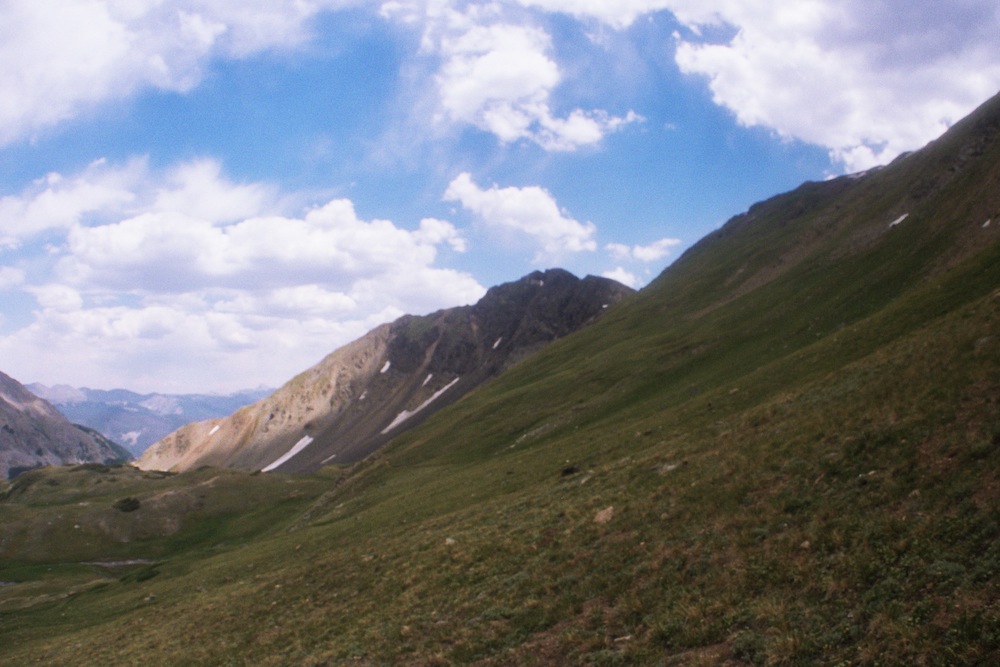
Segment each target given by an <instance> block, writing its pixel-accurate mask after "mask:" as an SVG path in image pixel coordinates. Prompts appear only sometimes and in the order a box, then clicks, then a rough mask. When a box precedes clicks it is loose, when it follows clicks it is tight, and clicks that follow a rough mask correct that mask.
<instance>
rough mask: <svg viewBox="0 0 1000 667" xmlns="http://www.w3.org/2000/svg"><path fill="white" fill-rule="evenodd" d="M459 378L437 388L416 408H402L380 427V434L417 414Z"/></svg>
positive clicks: (452, 385)
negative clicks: (390, 421)
mask: <svg viewBox="0 0 1000 667" xmlns="http://www.w3.org/2000/svg"><path fill="white" fill-rule="evenodd" d="M460 379H461V378H455V379H454V380H452V381H451V382H449V383H448V384H446V385H445V386H444V387H442V388H441V389H438V390H437V391H436V392H434V395H433V396H431V397H430V398H428V399H427V400H426V401H424V402H423V403H421V404H420V405H418V406H417V407H416V409H414V410H403V411H402V412H400V413H399V414H398V415H396V418H395V419H393V420H392V423H391V424H389V425H388V426H386V427H385V428H384V429H382V435H385V434H386V433H388V432H389V431H391V430H392V429H394V428H396V427H397V426H399V425H400V424H402V423H403V422H405V421H406V420H407V419H409V418H410V417H412V416H413V415H415V414H417V413H418V412H420V411H421V410H423V409H424V408H426V407H427V406H428V405H430V404H431V403H433V402H434V401H435V400H436V399H437V398H438V397H439V396H441V394H443V393H444V392H446V391H448V390H449V389H451V388H452V387H454V386H455V383H456V382H458V381H459V380H460Z"/></svg>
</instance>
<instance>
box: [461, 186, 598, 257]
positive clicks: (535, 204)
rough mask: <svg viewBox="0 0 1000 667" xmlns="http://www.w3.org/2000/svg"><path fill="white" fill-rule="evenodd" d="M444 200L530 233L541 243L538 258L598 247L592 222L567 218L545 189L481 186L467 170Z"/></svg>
mask: <svg viewBox="0 0 1000 667" xmlns="http://www.w3.org/2000/svg"><path fill="white" fill-rule="evenodd" d="M444 200H445V201H455V202H459V203H460V204H461V205H462V206H463V207H464V208H466V209H467V210H469V211H471V212H472V213H473V214H475V215H476V216H477V217H478V218H479V219H480V220H482V221H483V222H484V223H486V224H487V225H489V226H491V227H494V228H498V229H505V230H509V231H514V232H517V233H519V234H523V235H527V236H529V237H531V238H532V239H534V240H535V242H537V243H538V244H539V245H540V246H541V253H540V254H539V255H538V256H536V261H540V260H542V259H543V258H544V257H557V256H559V255H562V254H564V253H567V252H583V251H592V250H596V249H597V243H596V242H595V241H594V238H593V237H594V234H595V233H596V231H597V229H596V227H594V225H593V223H590V222H586V223H581V222H578V221H576V220H574V219H572V218H570V217H567V216H566V215H565V214H564V212H563V211H561V210H560V209H559V205H558V204H557V203H556V200H555V198H554V197H553V196H552V195H551V194H550V193H549V192H548V191H546V190H544V189H543V188H540V187H537V186H530V187H525V188H515V187H508V188H501V187H498V186H496V185H493V186H492V187H490V188H489V189H488V190H484V189H482V188H480V187H479V186H478V185H476V183H475V182H474V181H473V180H472V177H471V176H470V175H469V174H468V173H462V174H459V175H458V176H457V177H456V178H455V179H454V180H453V181H452V182H451V184H450V185H449V186H448V189H447V190H446V191H445V193H444Z"/></svg>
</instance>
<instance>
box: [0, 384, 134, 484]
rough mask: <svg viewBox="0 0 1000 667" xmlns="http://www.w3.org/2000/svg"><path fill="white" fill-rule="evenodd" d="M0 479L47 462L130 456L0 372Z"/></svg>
mask: <svg viewBox="0 0 1000 667" xmlns="http://www.w3.org/2000/svg"><path fill="white" fill-rule="evenodd" d="M0 424H2V426H0V479H6V478H7V477H8V476H16V475H17V474H19V473H20V472H23V471H25V470H30V469H32V468H37V467H41V466H46V465H67V464H76V463H123V462H125V461H128V460H129V459H131V455H130V454H129V453H128V452H127V451H126V450H125V449H123V448H122V447H120V446H119V445H117V444H116V443H114V442H112V441H111V440H109V439H107V438H105V437H104V436H102V435H101V434H100V433H98V432H96V431H93V430H91V429H88V428H86V427H82V426H78V425H76V424H72V423H70V422H69V420H67V419H66V418H65V417H64V416H63V415H62V414H61V413H60V412H59V411H58V410H56V408H55V407H53V406H52V404H51V403H49V402H48V401H46V400H45V399H43V398H40V397H38V396H36V395H35V394H33V393H31V392H30V391H28V390H27V389H26V388H25V387H24V385H22V384H21V383H20V382H18V381H17V380H15V379H14V378H12V377H10V376H9V375H6V374H4V373H2V372H0Z"/></svg>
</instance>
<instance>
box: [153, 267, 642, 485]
mask: <svg viewBox="0 0 1000 667" xmlns="http://www.w3.org/2000/svg"><path fill="white" fill-rule="evenodd" d="M631 293H632V290H631V289H629V288H627V287H625V286H624V285H621V284H619V283H617V282H614V281H612V280H609V279H606V278H597V277H594V276H586V277H584V278H582V279H581V278H577V277H576V276H573V275H572V274H571V273H569V272H568V271H565V270H562V269H550V270H547V271H544V272H543V271H535V272H533V273H531V274H529V275H527V276H525V277H523V278H522V279H520V280H518V281H514V282H511V283H506V284H504V285H498V286H496V287H493V288H491V289H489V290H488V291H487V293H486V295H485V296H483V298H482V299H481V300H480V301H479V302H477V303H476V304H474V305H471V306H462V307H458V308H450V309H445V310H441V311H438V312H436V313H432V314H430V315H425V316H413V315H406V316H403V317H401V318H399V319H398V320H396V321H395V322H392V323H389V324H385V325H382V326H380V327H377V328H376V329H374V330H372V331H371V332H369V333H368V334H366V335H365V336H363V337H362V338H360V339H358V340H356V341H353V342H352V343H349V344H348V345H346V346H344V347H342V348H340V349H338V350H336V351H335V352H333V353H331V354H330V355H328V356H327V357H326V358H325V359H324V360H323V361H321V362H320V363H319V364H317V365H316V366H314V367H313V368H311V369H308V370H306V371H304V372H303V373H300V374H299V375H298V376H296V377H295V378H293V379H292V380H290V381H289V382H288V383H286V385H284V386H283V387H282V388H281V389H279V390H277V391H276V392H275V393H274V394H272V395H271V396H269V397H267V398H265V399H263V400H261V401H259V402H258V403H255V404H254V405H252V406H248V407H246V408H243V409H241V410H238V411H237V412H235V413H234V414H233V415H231V416H229V417H227V418H223V419H218V420H209V421H202V422H199V423H196V424H190V425H188V426H186V427H183V428H182V429H180V430H178V431H177V432H175V433H173V434H171V435H169V436H167V437H166V438H164V439H163V440H161V441H160V442H158V443H156V444H155V445H153V446H152V447H150V448H149V450H147V452H146V453H145V454H144V455H143V456H142V457H141V458H140V460H139V462H138V465H139V466H140V467H141V468H145V469H169V470H184V469H189V468H191V467H197V466H201V465H213V466H219V467H236V468H243V469H264V470H266V471H270V470H274V469H277V468H280V469H281V470H283V471H294V472H303V471H307V470H315V469H316V468H318V467H320V466H322V465H325V464H328V463H331V462H334V461H336V462H338V463H339V462H351V461H356V460H359V459H361V458H364V457H365V456H367V455H368V454H370V453H371V452H373V451H375V450H377V449H378V448H379V447H381V446H382V445H383V444H385V443H386V442H388V441H389V440H390V439H392V438H393V437H395V436H396V435H398V434H399V433H401V432H403V431H405V430H406V429H408V428H411V427H413V426H415V425H417V424H419V423H420V422H422V421H423V420H424V419H425V418H427V416H429V415H430V414H433V413H434V412H435V411H437V410H439V409H441V408H443V407H445V406H447V405H449V404H450V403H452V402H454V401H455V400H457V399H458V398H459V397H461V396H463V395H465V394H466V393H468V392H469V391H471V390H472V389H473V388H475V387H476V386H478V385H479V384H481V383H482V382H484V381H485V380H487V379H489V378H492V377H494V376H496V375H498V374H500V373H501V372H503V371H504V370H505V369H506V368H508V367H510V366H511V365H513V364H515V363H517V362H518V361H520V360H522V359H524V358H525V357H527V356H528V355H530V354H531V353H533V352H534V351H536V350H537V349H539V348H541V347H543V346H544V345H545V344H547V343H548V342H550V341H552V340H555V339H557V338H560V337H562V336H565V335H567V334H569V333H571V332H573V331H575V330H577V329H579V328H580V327H583V326H585V325H587V324H589V323H590V322H592V321H594V320H595V319H596V318H598V317H600V316H601V315H602V314H603V313H604V310H605V309H606V308H607V307H609V306H610V305H612V304H614V303H616V302H618V301H620V300H621V299H622V298H624V297H625V296H627V295H629V294H631Z"/></svg>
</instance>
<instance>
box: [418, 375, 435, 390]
mask: <svg viewBox="0 0 1000 667" xmlns="http://www.w3.org/2000/svg"><path fill="white" fill-rule="evenodd" d="M432 377H434V373H428V374H427V377H425V378H424V383H423V384H422V385H420V386H421V387H426V386H427V383H428V382H430V381H431V378H432Z"/></svg>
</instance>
